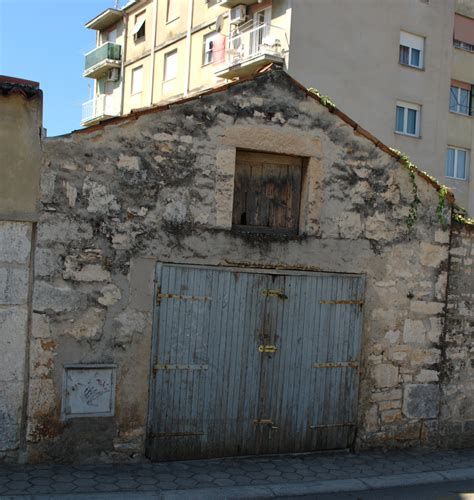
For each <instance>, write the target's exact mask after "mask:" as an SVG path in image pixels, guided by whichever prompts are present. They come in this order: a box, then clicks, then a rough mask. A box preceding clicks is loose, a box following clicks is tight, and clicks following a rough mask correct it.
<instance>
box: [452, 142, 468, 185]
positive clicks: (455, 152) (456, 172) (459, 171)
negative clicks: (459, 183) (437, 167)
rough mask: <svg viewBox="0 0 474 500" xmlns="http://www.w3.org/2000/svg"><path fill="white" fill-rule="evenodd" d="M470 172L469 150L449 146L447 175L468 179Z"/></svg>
mask: <svg viewBox="0 0 474 500" xmlns="http://www.w3.org/2000/svg"><path fill="white" fill-rule="evenodd" d="M468 172H469V151H468V150H467V149H461V148H451V147H449V148H448V152H447V154H446V177H451V178H453V179H461V180H467V178H468Z"/></svg>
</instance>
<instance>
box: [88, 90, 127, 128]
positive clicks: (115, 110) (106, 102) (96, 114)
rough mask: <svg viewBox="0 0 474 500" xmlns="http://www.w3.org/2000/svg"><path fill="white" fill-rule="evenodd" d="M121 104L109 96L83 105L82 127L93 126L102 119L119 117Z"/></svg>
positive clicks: (102, 96) (101, 96)
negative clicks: (92, 124) (93, 123)
mask: <svg viewBox="0 0 474 500" xmlns="http://www.w3.org/2000/svg"><path fill="white" fill-rule="evenodd" d="M119 114H120V104H119V103H118V102H117V99H116V98H112V96H109V95H100V96H97V97H96V98H95V99H91V100H90V101H87V102H85V103H84V104H83V105H82V120H81V125H86V124H91V123H92V122H94V121H98V120H100V119H105V118H110V117H112V116H118V115H119Z"/></svg>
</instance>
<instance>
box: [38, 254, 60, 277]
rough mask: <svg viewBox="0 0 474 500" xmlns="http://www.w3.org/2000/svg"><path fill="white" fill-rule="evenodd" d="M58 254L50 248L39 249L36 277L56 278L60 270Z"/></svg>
mask: <svg viewBox="0 0 474 500" xmlns="http://www.w3.org/2000/svg"><path fill="white" fill-rule="evenodd" d="M58 260H59V258H58V253H57V252H55V251H54V250H50V249H48V248H38V249H36V252H35V275H36V276H50V277H51V276H54V274H56V272H57V270H58Z"/></svg>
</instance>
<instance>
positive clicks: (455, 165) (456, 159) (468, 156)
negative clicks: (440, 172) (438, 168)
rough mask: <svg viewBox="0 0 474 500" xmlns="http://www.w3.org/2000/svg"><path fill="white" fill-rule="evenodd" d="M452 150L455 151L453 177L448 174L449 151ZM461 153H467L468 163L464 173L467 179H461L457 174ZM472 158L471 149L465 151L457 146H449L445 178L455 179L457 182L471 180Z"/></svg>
mask: <svg viewBox="0 0 474 500" xmlns="http://www.w3.org/2000/svg"><path fill="white" fill-rule="evenodd" d="M450 149H452V150H453V151H454V165H453V166H454V174H453V175H452V176H451V175H448V174H447V170H448V165H447V162H448V151H449V150H450ZM459 151H464V152H465V153H466V156H465V158H466V163H465V165H464V173H465V174H466V175H465V177H459V176H458V175H457V172H458V157H459V155H458V152H459ZM470 156H471V151H470V150H469V149H465V148H458V147H456V146H448V148H447V151H446V165H445V172H444V174H445V177H446V178H447V179H455V180H457V181H467V180H469V165H470Z"/></svg>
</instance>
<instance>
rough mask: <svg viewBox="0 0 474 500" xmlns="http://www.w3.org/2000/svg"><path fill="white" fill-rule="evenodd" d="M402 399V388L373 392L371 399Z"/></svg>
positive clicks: (376, 400)
mask: <svg viewBox="0 0 474 500" xmlns="http://www.w3.org/2000/svg"><path fill="white" fill-rule="evenodd" d="M401 399H402V390H401V389H392V390H390V391H381V392H374V393H372V394H371V400H372V401H374V402H379V401H396V400H401Z"/></svg>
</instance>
